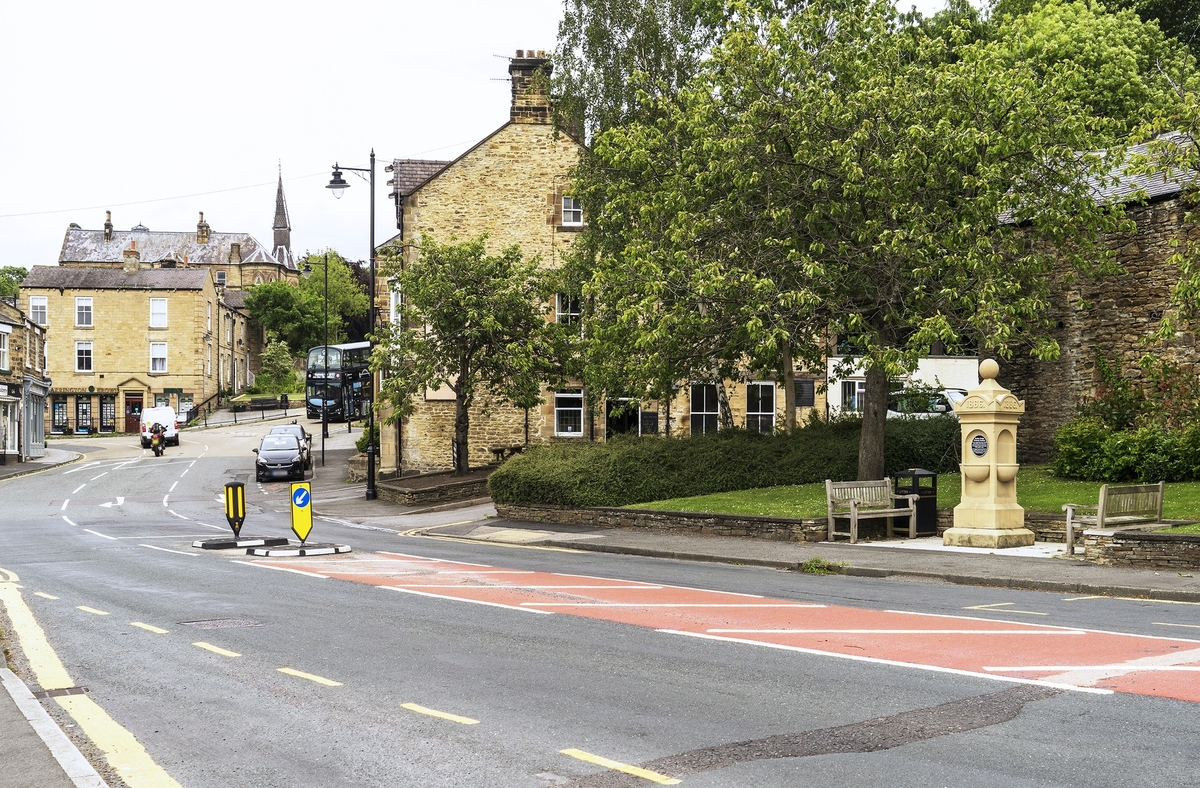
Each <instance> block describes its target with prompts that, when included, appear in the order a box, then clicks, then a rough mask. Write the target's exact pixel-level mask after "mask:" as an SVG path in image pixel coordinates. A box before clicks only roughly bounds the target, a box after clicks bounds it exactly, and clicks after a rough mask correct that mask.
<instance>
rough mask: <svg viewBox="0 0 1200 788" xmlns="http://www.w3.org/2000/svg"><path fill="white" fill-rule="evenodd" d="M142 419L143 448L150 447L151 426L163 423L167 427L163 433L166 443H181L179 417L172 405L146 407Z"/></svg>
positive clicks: (170, 444)
mask: <svg viewBox="0 0 1200 788" xmlns="http://www.w3.org/2000/svg"><path fill="white" fill-rule="evenodd" d="M141 419H142V424H141V433H142V448H143V449H148V448H150V428H151V427H153V426H154V425H155V424H161V425H163V426H164V427H166V432H164V433H163V438H164V439H165V440H166V445H168V446H178V445H179V417H178V416H176V415H175V409H174V408H172V407H171V406H170V405H155V406H154V407H153V408H144V409H143V410H142V416H141Z"/></svg>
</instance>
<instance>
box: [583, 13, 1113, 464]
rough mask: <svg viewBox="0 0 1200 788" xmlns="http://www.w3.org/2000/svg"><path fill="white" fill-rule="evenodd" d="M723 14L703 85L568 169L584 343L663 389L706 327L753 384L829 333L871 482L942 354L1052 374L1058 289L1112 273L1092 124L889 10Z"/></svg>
mask: <svg viewBox="0 0 1200 788" xmlns="http://www.w3.org/2000/svg"><path fill="white" fill-rule="evenodd" d="M724 18H725V20H726V22H725V25H724V27H723V29H722V30H721V32H720V37H719V43H718V44H717V45H715V46H714V47H713V49H712V54H711V57H709V58H707V59H706V60H705V62H704V64H703V67H702V68H701V70H700V71H699V73H698V76H697V77H696V78H695V79H694V80H692V81H691V82H690V83H689V84H688V85H687V86H686V87H684V88H683V89H682V90H680V91H678V92H677V93H676V94H675V95H673V96H664V97H662V98H660V99H658V100H657V110H658V113H657V114H658V117H656V118H655V119H654V120H653V122H650V123H640V122H636V121H635V122H631V123H626V124H625V125H623V126H621V127H614V128H612V129H608V130H605V131H601V132H600V133H599V134H597V136H596V139H595V141H594V145H593V146H592V151H593V154H594V155H595V157H596V159H597V163H596V166H593V167H590V168H588V169H586V170H584V169H581V173H580V180H579V182H578V183H577V192H578V193H579V194H581V195H582V197H583V201H584V205H585V206H587V207H588V208H589V210H590V218H589V230H588V233H586V234H591V233H596V234H600V235H603V234H604V233H605V232H606V231H608V230H609V228H612V230H611V232H612V237H611V238H609V239H604V238H600V239H597V240H594V241H592V242H590V244H589V245H585V246H584V247H583V250H585V251H586V254H581V255H580V258H579V259H577V260H576V261H575V264H576V265H577V266H578V267H579V268H580V269H582V270H581V272H580V274H579V278H580V280H581V281H583V282H585V284H584V290H585V292H586V293H588V294H589V296H590V299H591V303H592V304H593V306H592V310H591V314H590V315H589V318H590V320H591V321H593V322H592V324H589V331H588V333H589V335H592V336H597V337H603V336H605V334H606V332H614V331H620V332H623V334H624V335H625V337H626V339H625V342H626V345H625V347H626V348H628V349H630V350H631V351H634V350H635V349H636V352H639V353H642V354H645V355H647V356H649V357H651V359H652V360H649V361H647V362H645V363H644V364H643V365H642V366H643V368H653V369H657V370H661V371H668V370H670V371H674V370H677V369H679V368H680V367H679V365H678V360H677V358H674V357H672V354H676V355H679V354H677V352H676V349H677V348H678V347H679V346H681V345H682V346H684V347H688V348H699V347H702V346H703V345H704V343H705V339H706V336H708V335H710V334H711V332H713V331H716V332H719V334H720V335H719V338H717V337H716V336H715V335H714V339H716V341H714V342H713V343H712V348H713V350H714V352H715V354H716V358H717V359H718V361H719V364H718V366H722V365H723V366H724V367H725V368H728V367H739V366H740V368H742V369H744V370H746V371H747V372H752V371H754V370H780V367H782V366H785V365H787V364H788V363H789V362H790V361H791V360H793V359H794V358H796V357H799V358H816V357H820V356H822V355H823V354H825V353H826V352H828V350H829V346H828V344H827V338H828V337H829V336H830V335H831V334H832V335H837V336H839V337H841V338H842V339H844V340H845V341H847V342H848V343H849V344H851V345H852V346H853V347H855V348H856V350H857V353H858V358H859V363H860V364H861V366H862V368H863V369H864V370H865V374H866V379H867V395H866V410H865V413H864V423H863V439H862V441H861V446H860V455H859V475H860V476H861V477H862V478H879V477H881V476H882V475H883V474H884V467H883V426H884V418H885V414H886V401H887V393H888V386H889V380H891V379H893V378H895V377H898V376H900V375H902V374H904V373H905V372H907V371H909V370H911V369H912V368H913V367H914V366H915V364H916V362H917V359H918V358H920V357H921V356H922V355H925V354H927V353H928V352H929V349H930V346H931V344H932V343H933V342H934V341H940V342H942V343H945V344H946V345H947V346H948V347H951V348H956V347H962V346H964V345H970V346H979V347H982V348H985V349H988V350H991V351H993V352H996V353H998V354H1000V355H1002V356H1003V355H1008V354H1010V353H1011V352H1013V350H1014V348H1015V347H1018V346H1024V348H1025V350H1026V351H1027V352H1031V353H1033V354H1035V355H1036V356H1039V357H1053V356H1054V355H1056V354H1057V352H1058V347H1057V345H1056V344H1055V342H1054V340H1053V339H1052V337H1051V336H1050V334H1049V332H1048V328H1049V326H1048V325H1046V323H1045V321H1044V319H1043V315H1044V312H1045V310H1046V307H1047V306H1048V300H1047V299H1048V290H1047V282H1048V277H1049V274H1050V273H1051V272H1052V271H1054V270H1056V269H1057V268H1059V267H1067V268H1069V269H1071V270H1074V271H1077V272H1079V273H1081V274H1087V273H1094V272H1097V271H1099V270H1103V269H1105V268H1106V266H1107V265H1109V264H1110V261H1111V254H1110V253H1109V252H1108V251H1107V250H1106V249H1105V247H1104V245H1103V243H1102V242H1101V241H1102V236H1103V233H1104V232H1106V231H1109V230H1113V229H1115V228H1117V227H1118V226H1119V223H1120V210H1119V208H1111V209H1110V208H1107V207H1105V206H1098V205H1097V204H1096V203H1095V201H1094V200H1092V199H1091V197H1092V194H1091V191H1090V189H1091V184H1092V183H1093V182H1094V180H1095V179H1098V178H1102V177H1103V173H1105V172H1107V171H1108V168H1109V167H1110V166H1111V163H1110V162H1107V161H1105V160H1104V159H1103V158H1102V157H1100V156H1093V155H1088V154H1081V153H1080V152H1081V151H1088V150H1090V149H1092V148H1093V147H1094V145H1095V142H1096V141H1097V136H1098V135H1097V133H1096V129H1097V128H1098V125H1099V122H1098V120H1097V118H1096V117H1095V116H1094V114H1092V113H1091V112H1089V111H1088V108H1087V107H1086V106H1084V105H1083V104H1082V103H1080V102H1079V101H1077V100H1076V97H1075V96H1074V95H1073V93H1072V88H1073V87H1074V85H1073V82H1072V77H1073V75H1072V74H1071V73H1070V72H1069V70H1060V69H1049V70H1039V69H1037V68H1035V67H1033V66H1032V65H1031V64H1030V63H1029V62H1027V61H1025V60H1020V59H1018V60H1014V59H1013V58H1011V57H1008V56H1007V54H1008V53H1007V50H1006V49H1004V48H1003V46H1002V45H1001V44H1000V43H997V42H994V41H986V40H979V39H978V37H977V36H975V35H971V34H970V31H963V32H962V33H961V34H960V35H955V34H954V33H953V31H949V32H947V31H940V32H939V33H938V34H937V35H933V34H931V33H929V32H926V31H925V29H924V28H923V27H920V26H918V27H916V28H912V27H908V28H902V27H901V26H900V25H898V23H897V20H896V17H895V12H894V10H893V9H892V6H891V3H890V2H887V0H833V1H822V0H816V2H811V3H808V4H806V5H805V6H803V7H802V8H799V9H787V10H785V11H784V12H780V11H779V10H778V9H776V8H775V7H774V6H772V5H771V4H766V3H764V4H755V5H751V4H749V3H744V2H737V1H736V0H734V1H732V2H729V3H727V4H726V14H725V15H724ZM586 234H585V235H586ZM623 282H629V283H630V284H629V285H628V286H625V285H623V284H622V283H623ZM639 289H641V290H642V292H640V293H639V292H638V291H639ZM668 334H672V335H671V336H670V337H669V338H668V336H667V335H668ZM616 335H619V334H613V336H616ZM660 341H661V343H660ZM693 369H694V368H693ZM780 371H783V370H780Z"/></svg>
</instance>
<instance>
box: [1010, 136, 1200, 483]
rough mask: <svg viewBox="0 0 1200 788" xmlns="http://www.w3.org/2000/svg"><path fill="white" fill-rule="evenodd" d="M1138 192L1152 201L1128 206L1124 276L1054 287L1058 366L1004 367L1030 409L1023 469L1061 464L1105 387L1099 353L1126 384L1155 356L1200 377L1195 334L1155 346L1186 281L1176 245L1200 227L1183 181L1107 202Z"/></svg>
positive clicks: (1131, 182) (1114, 243)
mask: <svg viewBox="0 0 1200 788" xmlns="http://www.w3.org/2000/svg"><path fill="white" fill-rule="evenodd" d="M1135 152H1137V151H1135ZM1136 190H1143V191H1144V193H1145V195H1146V199H1144V200H1143V201H1141V202H1139V203H1136V204H1130V205H1127V216H1128V217H1129V218H1130V219H1132V220H1133V221H1134V223H1135V224H1136V230H1135V231H1134V232H1132V233H1130V234H1128V235H1120V236H1114V237H1112V238H1110V239H1109V242H1108V243H1109V246H1110V248H1112V249H1114V250H1115V251H1116V253H1117V259H1118V261H1119V262H1120V264H1121V266H1122V267H1123V271H1122V272H1121V273H1119V274H1117V275H1114V276H1107V277H1104V278H1103V279H1101V280H1098V281H1095V280H1084V279H1076V280H1074V281H1070V280H1068V278H1067V277H1065V276H1059V277H1057V278H1056V279H1055V280H1054V281H1053V282H1052V285H1051V287H1052V291H1051V304H1052V307H1051V312H1050V314H1049V319H1050V320H1051V321H1052V325H1053V326H1054V329H1053V331H1052V334H1053V336H1054V338H1055V339H1056V340H1057V341H1058V343H1059V347H1060V348H1061V354H1060V357H1059V358H1058V360H1057V361H1037V360H1035V359H1032V358H1029V357H1028V356H1021V355H1020V354H1016V355H1014V358H1013V359H1012V360H1011V361H1002V362H1001V368H1000V380H1001V382H1002V383H1003V384H1004V385H1005V386H1006V387H1008V388H1009V389H1011V390H1012V391H1013V393H1014V394H1016V395H1017V396H1018V397H1020V398H1021V399H1024V400H1025V403H1026V404H1025V415H1024V416H1023V417H1022V419H1021V431H1020V433H1019V438H1018V440H1019V445H1018V451H1019V454H1020V458H1021V461H1022V462H1044V461H1047V460H1049V459H1051V458H1052V457H1053V455H1054V433H1055V431H1056V430H1057V429H1058V427H1060V426H1061V425H1062V424H1063V423H1065V422H1066V421H1067V420H1068V419H1070V418H1071V416H1072V415H1073V413H1074V412H1075V408H1076V406H1077V405H1078V403H1079V402H1080V401H1081V399H1083V398H1084V397H1087V396H1090V395H1092V394H1094V393H1095V390H1096V386H1097V384H1098V383H1099V382H1100V381H1099V379H1098V377H1097V370H1096V354H1097V353H1100V354H1101V355H1103V356H1104V358H1106V359H1107V360H1108V361H1109V362H1110V363H1112V362H1116V363H1117V364H1119V366H1120V367H1121V369H1122V372H1123V374H1124V375H1125V376H1126V377H1131V378H1137V377H1140V369H1139V367H1138V361H1139V359H1141V358H1142V356H1144V355H1146V354H1147V353H1154V354H1157V355H1159V356H1162V357H1165V358H1169V359H1171V360H1172V362H1173V363H1176V364H1178V365H1179V366H1180V367H1181V368H1182V369H1183V370H1185V371H1186V372H1189V373H1191V374H1200V349H1198V348H1197V344H1196V335H1195V333H1193V332H1192V331H1190V330H1188V331H1184V332H1181V333H1178V334H1177V335H1176V336H1175V338H1174V339H1173V340H1171V341H1170V342H1166V343H1158V344H1153V345H1151V344H1148V342H1149V339H1150V337H1151V335H1152V334H1153V333H1154V332H1155V330H1156V329H1157V328H1158V322H1159V320H1160V319H1161V318H1162V316H1163V313H1164V311H1165V310H1166V309H1167V308H1168V303H1169V300H1170V296H1171V291H1172V288H1173V287H1174V286H1175V284H1176V282H1177V281H1178V278H1179V271H1178V269H1177V268H1176V267H1175V266H1174V265H1173V264H1172V263H1170V262H1169V258H1170V257H1171V255H1172V254H1174V252H1175V248H1174V246H1173V242H1174V241H1175V240H1176V239H1189V238H1190V239H1191V240H1193V241H1200V228H1197V226H1196V225H1195V224H1194V223H1189V222H1187V221H1186V220H1185V214H1186V213H1187V212H1188V211H1190V210H1192V208H1191V206H1190V204H1189V203H1188V201H1187V199H1186V198H1185V196H1184V194H1183V191H1182V188H1181V184H1180V182H1179V181H1178V180H1170V179H1167V180H1164V179H1163V178H1162V177H1157V178H1135V179H1126V183H1125V184H1124V185H1122V186H1120V187H1119V188H1110V189H1109V192H1108V194H1107V195H1106V196H1107V197H1108V198H1109V199H1113V200H1121V199H1127V198H1128V196H1129V194H1130V193H1132V192H1134V191H1136Z"/></svg>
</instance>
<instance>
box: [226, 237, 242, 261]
mask: <svg viewBox="0 0 1200 788" xmlns="http://www.w3.org/2000/svg"><path fill="white" fill-rule="evenodd" d="M229 262H230V263H232V264H233V265H237V264H238V263H240V262H242V245H241V244H240V243H237V242H236V241H235V242H234V243H231V244H230V245H229Z"/></svg>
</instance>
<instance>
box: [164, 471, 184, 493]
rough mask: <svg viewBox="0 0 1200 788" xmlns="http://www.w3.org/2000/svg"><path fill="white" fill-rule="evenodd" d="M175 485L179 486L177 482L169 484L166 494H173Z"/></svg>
mask: <svg viewBox="0 0 1200 788" xmlns="http://www.w3.org/2000/svg"><path fill="white" fill-rule="evenodd" d="M184 472H185V473H186V471H184ZM177 484H179V481H178V480H176V481H174V482H171V489H169V490H167V492H169V493H173V492H175V485H177Z"/></svg>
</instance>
